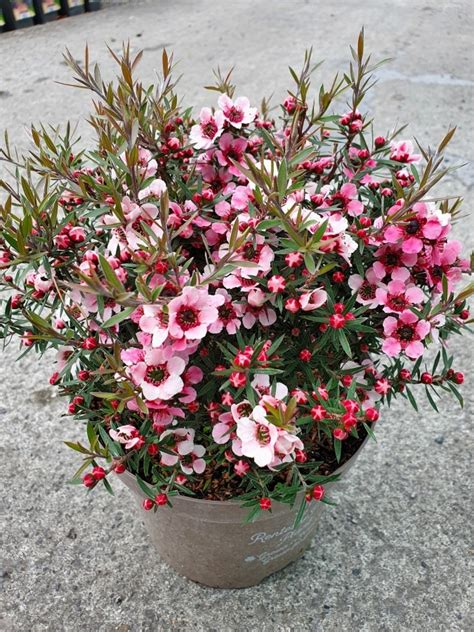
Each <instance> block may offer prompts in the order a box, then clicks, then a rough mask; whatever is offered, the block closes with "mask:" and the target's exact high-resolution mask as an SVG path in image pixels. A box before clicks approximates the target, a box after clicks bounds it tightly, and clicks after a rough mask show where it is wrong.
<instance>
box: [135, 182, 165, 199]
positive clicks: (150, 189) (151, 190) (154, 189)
mask: <svg viewBox="0 0 474 632" xmlns="http://www.w3.org/2000/svg"><path fill="white" fill-rule="evenodd" d="M165 191H166V183H165V182H164V181H163V180H161V178H157V179H156V180H153V182H151V184H149V185H148V186H147V187H145V188H144V189H142V190H141V191H140V192H139V193H138V199H140V200H143V199H144V198H146V197H148V196H152V197H155V198H160V197H161V196H162V195H163V193H164V192H165Z"/></svg>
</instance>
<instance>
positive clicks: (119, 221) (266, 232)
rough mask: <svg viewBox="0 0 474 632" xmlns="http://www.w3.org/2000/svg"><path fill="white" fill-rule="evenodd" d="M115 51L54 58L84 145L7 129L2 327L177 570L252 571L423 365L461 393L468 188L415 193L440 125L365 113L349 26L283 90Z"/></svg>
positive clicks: (360, 50)
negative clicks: (196, 91)
mask: <svg viewBox="0 0 474 632" xmlns="http://www.w3.org/2000/svg"><path fill="white" fill-rule="evenodd" d="M112 54H113V55H114V57H115V59H116V61H117V64H118V67H119V77H118V79H117V81H116V82H115V83H114V82H112V83H109V82H107V81H104V80H103V79H102V77H101V74H100V70H99V68H98V67H97V66H95V67H91V65H90V63H89V54H88V50H87V49H86V53H85V58H84V63H83V64H82V65H79V64H78V63H77V62H76V61H74V59H73V57H72V56H71V55H70V54H67V55H66V60H67V61H68V63H69V65H70V66H71V68H72V69H73V72H74V76H75V82H76V85H78V86H79V87H81V88H85V89H88V90H91V91H92V92H93V94H94V95H95V98H96V101H95V103H94V111H93V113H92V114H91V116H90V119H89V122H90V124H91V125H92V127H93V128H94V130H95V132H96V136H97V142H96V146H95V147H94V148H93V149H89V150H83V149H80V148H79V147H78V146H77V141H76V140H75V139H74V138H73V136H72V134H71V130H70V128H69V126H68V127H67V129H66V130H65V132H63V133H61V132H60V131H59V130H54V131H53V132H50V131H48V130H47V129H46V128H44V127H40V128H38V127H32V129H31V136H32V141H33V149H32V151H31V152H30V153H29V155H28V156H27V157H17V156H16V154H14V152H13V151H12V150H11V149H10V146H9V142H8V138H7V139H6V143H5V147H4V148H3V149H2V152H1V155H2V160H4V161H6V162H7V163H10V165H11V166H12V167H13V168H14V173H13V180H12V181H9V182H7V181H3V182H2V183H1V184H2V187H3V189H4V191H5V192H6V196H5V199H4V201H3V203H2V206H1V207H0V211H1V219H0V239H1V241H0V267H1V271H2V273H1V277H0V283H1V287H2V289H3V290H4V291H5V294H4V298H3V300H2V303H1V306H2V308H1V312H0V324H1V325H2V327H1V331H2V336H3V338H4V339H5V341H9V340H10V339H11V338H14V337H18V338H19V339H20V340H21V345H22V348H23V349H24V352H23V353H24V354H28V353H30V352H31V350H33V349H34V350H36V351H37V352H39V353H40V354H42V353H44V352H45V351H46V350H48V349H54V350H56V351H57V366H56V370H55V371H54V373H53V374H52V376H51V379H50V382H51V384H52V385H55V386H56V387H57V388H58V389H59V392H60V394H61V395H62V396H64V397H65V398H66V399H67V401H68V406H67V414H68V415H70V416H73V417H74V418H75V419H77V420H78V422H79V423H80V424H81V425H84V426H85V429H86V436H87V439H86V440H81V441H79V442H66V443H67V445H68V446H69V447H70V448H72V449H73V450H75V451H77V452H78V453H79V455H80V456H81V458H82V459H83V462H82V464H81V466H80V468H79V469H78V471H77V472H76V474H75V475H74V477H73V479H72V482H73V483H79V484H83V485H84V486H85V487H86V488H88V489H89V490H92V489H95V488H97V487H103V486H104V487H105V489H106V490H107V491H110V492H112V487H111V484H110V481H111V479H112V478H118V479H121V480H122V481H123V482H124V483H125V484H126V485H127V486H128V487H130V489H131V490H132V491H133V493H134V495H135V496H136V497H137V498H138V499H139V501H140V505H141V507H142V509H141V511H142V512H143V517H144V518H145V520H146V523H147V525H148V527H149V530H150V534H151V536H152V538H153V540H154V541H155V543H156V545H157V547H158V549H159V551H160V554H161V555H162V556H163V558H164V559H165V560H166V561H168V562H169V563H170V564H171V565H172V566H174V567H175V568H176V569H177V570H178V571H179V572H181V573H183V574H185V575H186V576H188V577H190V578H192V579H194V580H197V581H200V582H203V583H206V584H209V585H212V586H226V587H230V586H248V585H251V584H254V583H257V582H258V581H260V580H261V579H262V578H263V577H265V576H266V575H268V574H270V573H271V572H273V571H275V570H277V569H278V568H282V567H283V566H284V565H286V564H288V563H289V562H290V561H291V560H293V559H295V558H296V557H298V556H299V555H301V553H302V552H303V551H304V550H305V547H306V546H307V544H308V543H309V541H310V540H311V537H312V536H313V534H314V531H315V528H316V524H317V516H318V513H319V511H320V509H321V507H322V506H323V505H324V504H325V503H328V502H330V501H329V499H328V495H327V490H328V488H329V487H330V486H331V485H333V484H334V483H335V481H336V480H337V479H338V478H339V476H340V475H341V474H342V473H343V472H344V471H345V470H346V469H347V467H348V466H349V465H350V464H351V463H352V462H353V460H354V458H355V456H356V455H357V454H358V452H359V451H360V449H361V447H362V446H363V444H364V442H365V441H366V440H367V438H370V437H373V432H374V426H375V425H376V422H377V420H378V418H379V409H380V408H381V407H382V406H384V405H390V403H391V401H392V400H393V399H394V398H395V397H403V398H406V399H407V400H408V401H409V402H410V403H411V404H412V405H413V407H414V408H415V409H416V407H417V403H416V399H415V390H416V388H417V387H419V386H420V387H421V389H422V390H424V391H425V393H426V396H427V401H428V402H429V404H431V406H433V408H435V409H436V398H437V397H438V396H440V395H441V396H444V395H445V394H452V395H454V396H455V397H456V398H457V399H458V400H459V401H460V402H461V404H462V397H461V395H460V393H459V392H458V389H457V386H458V385H459V384H461V383H462V382H463V375H462V374H461V373H460V372H458V371H456V368H455V366H454V365H453V364H452V362H453V360H452V357H451V356H450V355H449V353H448V350H447V347H446V341H447V339H448V338H449V336H450V335H454V334H459V333H462V332H463V330H465V329H466V328H467V325H468V323H469V312H468V308H467V306H466V299H467V298H468V296H469V295H470V294H471V293H472V291H473V286H472V284H471V285H468V286H466V287H464V289H461V290H458V289H456V286H457V284H458V282H459V281H460V280H461V276H462V275H463V273H467V272H468V271H469V263H468V261H466V260H465V259H463V258H462V256H461V244H460V243H459V242H458V241H456V240H453V239H451V238H450V235H449V232H450V229H451V224H452V221H453V220H454V219H455V217H456V215H457V213H458V211H459V207H460V200H459V199H454V200H453V199H443V198H439V197H433V194H432V193H431V189H432V187H433V186H434V185H435V184H437V183H438V182H439V180H440V179H441V178H442V177H443V175H445V174H446V173H447V171H448V169H447V168H446V167H445V166H444V163H443V152H444V149H445V147H446V145H447V144H448V142H449V141H450V139H451V137H452V135H453V133H454V129H451V130H449V131H448V133H447V135H446V136H445V138H444V139H443V140H442V141H441V142H440V144H439V146H438V147H437V149H435V150H424V149H422V148H421V147H418V148H415V146H414V144H413V143H412V142H410V141H407V140H398V139H397V132H395V131H394V132H391V133H389V134H386V135H385V136H380V135H375V134H374V132H373V126H372V122H371V121H370V119H369V118H368V116H367V114H366V113H365V112H364V111H363V109H362V101H363V98H364V96H365V95H366V92H367V90H368V89H369V88H370V87H371V85H372V83H373V81H372V73H373V71H374V69H375V68H376V65H372V64H371V61H370V58H369V57H366V55H365V54H364V40H363V34H362V33H361V35H360V37H359V39H358V43H357V47H356V49H355V50H352V56H353V61H352V62H351V64H350V67H349V70H348V72H347V74H344V75H342V76H341V77H340V78H336V79H335V80H334V81H333V83H332V84H331V86H330V87H329V88H327V89H326V88H324V87H322V88H321V89H320V91H319V93H318V96H317V99H316V102H315V103H311V102H310V100H309V89H310V78H311V74H312V72H313V70H314V67H313V65H312V62H311V55H310V54H309V53H308V54H307V55H306V57H305V60H304V64H303V67H302V70H301V71H300V72H296V71H294V70H293V69H290V73H291V77H292V80H293V81H294V86H293V88H292V89H291V90H289V92H288V96H287V98H286V99H285V101H284V103H283V104H282V105H281V106H280V107H279V108H277V109H276V110H275V111H272V110H270V108H269V105H268V102H267V101H265V100H264V101H263V102H262V104H261V106H260V108H257V107H254V106H253V105H251V104H250V102H249V100H248V99H247V98H245V97H242V96H238V94H237V93H236V92H235V88H234V86H233V85H232V83H231V80H230V75H226V76H223V75H222V74H221V73H220V72H218V73H216V84H215V85H213V86H210V88H209V89H210V90H211V91H214V93H217V94H215V97H216V98H215V100H213V102H212V106H211V107H205V108H203V109H202V110H201V111H200V113H199V114H197V115H194V114H193V113H192V111H191V109H188V108H185V107H183V106H182V105H181V103H180V101H179V100H178V97H177V94H176V84H175V82H174V80H173V74H172V59H171V58H169V57H168V55H167V53H166V52H164V53H163V56H162V76H161V79H160V83H159V85H158V86H155V87H145V86H143V85H142V84H141V83H140V82H139V81H138V80H137V79H136V78H135V70H136V66H137V64H138V62H139V59H140V56H141V54H138V55H136V56H133V55H132V54H131V52H130V50H129V48H128V47H125V48H124V51H123V54H122V56H121V57H118V56H116V55H115V54H114V53H112ZM343 98H346V99H348V106H347V107H346V108H345V113H344V114H342V115H340V114H335V113H334V109H333V108H334V102H335V101H337V102H341V99H343ZM436 347H437V348H438V349H439V351H438V353H437V354H436V356H435V357H434V361H433V363H432V364H431V362H430V365H429V366H428V365H427V361H426V360H425V353H426V352H427V351H428V350H429V349H431V348H436ZM430 357H431V356H430Z"/></svg>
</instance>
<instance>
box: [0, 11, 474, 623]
mask: <svg viewBox="0 0 474 632" xmlns="http://www.w3.org/2000/svg"><path fill="white" fill-rule="evenodd" d="M101 7H102V8H101V9H100V10H98V11H94V12H89V13H79V14H78V15H72V16H71V17H65V18H63V19H56V17H57V16H55V19H54V20H52V21H49V22H48V23H46V24H43V25H40V26H28V27H27V28H21V29H17V30H15V31H11V32H3V33H0V131H1V133H2V134H3V131H4V130H5V129H8V130H9V135H10V141H11V142H12V144H15V145H17V146H18V147H19V149H20V150H23V151H24V150H26V149H27V148H28V146H29V144H28V143H29V141H28V135H27V130H28V127H29V126H30V124H31V123H32V122H34V123H37V122H39V121H42V122H43V123H51V124H55V125H56V124H64V123H66V122H67V121H71V122H72V123H74V124H77V125H78V132H79V133H80V135H81V136H82V141H81V142H82V143H84V144H85V143H87V142H88V141H90V140H91V133H90V132H89V130H88V126H87V123H86V121H85V119H86V118H87V114H88V111H89V108H90V101H91V97H90V95H89V94H88V93H87V92H85V91H81V90H77V89H72V88H68V87H65V86H63V85H60V82H63V83H67V82H69V80H70V73H69V70H68V68H67V67H66V65H65V63H64V61H63V59H62V52H63V51H64V49H65V47H67V48H69V49H70V51H71V52H72V54H73V56H74V57H75V58H76V59H77V60H81V58H82V56H83V51H84V47H85V45H86V43H88V44H89V48H90V57H91V59H92V60H97V61H98V62H99V63H100V65H101V68H102V72H103V75H104V77H107V78H112V77H113V75H114V72H115V68H114V64H115V62H114V61H113V59H112V58H111V56H110V55H109V53H108V51H107V45H109V46H110V47H111V48H112V50H113V51H115V52H119V51H120V49H121V46H122V42H123V41H130V44H131V47H132V49H133V50H134V51H138V50H144V53H145V54H144V57H143V60H142V62H141V64H140V67H139V74H140V76H141V79H142V80H143V82H144V83H147V82H153V81H156V69H158V68H159V67H160V59H161V53H162V50H163V48H166V49H167V50H168V52H174V55H175V58H176V59H177V60H179V66H178V72H179V74H182V79H181V84H180V85H181V94H182V96H183V100H184V101H185V102H186V103H187V104H191V105H195V106H196V107H198V106H202V105H203V104H212V103H214V101H215V94H213V93H211V92H206V91H205V90H204V89H203V87H202V86H203V85H207V84H209V83H212V69H213V68H216V67H217V66H220V67H221V68H222V69H223V70H227V69H229V68H230V67H232V66H235V70H234V73H233V78H234V82H236V83H237V86H238V88H237V94H238V95H240V94H242V95H247V96H248V97H250V98H251V100H252V101H254V104H255V105H258V104H259V102H260V100H261V98H262V97H263V96H270V95H272V94H273V99H272V102H273V104H275V105H276V104H278V102H279V101H280V100H281V99H282V97H283V98H284V96H285V93H286V88H287V87H290V86H291V83H290V77H289V74H288V72H287V66H289V65H291V66H293V67H298V66H299V65H300V64H301V62H302V59H303V54H304V51H305V49H307V48H309V47H311V46H312V47H313V50H314V57H315V59H316V60H319V59H321V60H322V59H324V60H326V61H325V63H324V64H323V66H321V68H320V69H319V70H318V72H317V74H316V76H315V78H314V90H315V93H316V89H317V88H318V87H319V83H320V82H321V81H323V82H325V83H327V82H329V81H330V80H331V79H332V77H333V75H334V74H335V72H336V71H338V70H343V71H344V70H345V69H346V68H347V64H348V61H349V45H350V44H354V43H355V41H356V37H357V34H358V31H359V30H360V28H361V27H362V26H365V29H366V46H367V48H368V49H369V50H371V51H373V57H374V59H375V60H379V59H381V58H387V57H390V58H393V59H392V62H391V63H390V64H387V65H385V66H384V67H383V68H382V69H380V70H379V71H378V72H377V78H378V83H377V85H376V86H375V88H374V89H373V90H372V94H371V96H369V98H368V100H367V101H366V103H365V108H366V109H367V110H369V111H370V113H371V115H372V116H374V118H375V126H374V131H375V133H376V134H385V133H386V132H387V131H388V130H390V129H393V128H394V127H396V126H400V125H402V124H404V123H409V127H408V129H407V130H406V131H405V132H404V137H407V138H408V137H412V136H415V137H416V138H417V139H418V140H419V141H420V142H421V143H422V144H425V145H426V144H428V143H431V144H433V145H435V144H436V143H437V142H438V141H439V140H440V139H441V138H442V136H443V134H444V133H445V132H446V130H447V129H448V127H449V126H451V125H457V126H458V131H457V133H456V136H455V138H454V140H453V141H452V143H451V144H450V146H449V152H448V161H449V163H450V164H460V163H465V166H464V167H463V168H462V169H460V170H459V171H456V172H455V173H453V174H452V175H450V176H449V177H448V178H446V180H444V181H443V184H442V186H441V190H442V192H443V193H444V194H446V195H461V196H463V197H464V198H465V213H464V217H463V218H462V219H461V220H460V221H459V223H458V224H457V226H456V227H455V233H456V235H457V237H459V238H462V240H463V241H464V243H465V253H466V254H468V253H469V251H470V250H471V249H472V248H473V245H474V227H473V219H472V217H473V216H472V212H471V209H472V202H473V198H474V194H473V186H474V167H473V163H472V159H473V152H474V143H473V140H474V138H473V123H472V122H473V87H474V72H473V70H474V55H473V47H472V41H473V35H474V32H473V31H474V29H473V22H474V20H473V17H474V16H473V3H472V1H471V0H450V1H445V0H436V1H433V0H431V1H428V0H417V1H416V2H414V1H413V0H364V2H357V3H356V2H353V1H351V0H339V1H337V2H329V1H328V2H321V1H320V0H293V1H292V2H283V1H281V0H273V1H272V2H264V1H263V0H260V1H258V0H235V1H234V2H232V3H230V2H224V1H221V2H218V1H217V0H148V1H140V0H130V1H129V2H126V1H123V0H122V1H120V0H119V1H114V0H108V1H107V0H103V1H102V3H101ZM5 175H6V174H5V169H4V167H3V166H2V164H1V163H0V177H4V176H5ZM470 212H471V214H470V215H469V213H470ZM451 351H452V352H453V353H455V355H456V357H457V363H456V367H455V368H456V370H461V371H464V372H465V373H466V384H465V385H464V387H463V388H462V392H463V395H464V397H465V400H466V402H465V407H464V409H461V408H459V407H458V405H457V402H456V401H454V400H446V401H441V402H440V404H439V408H440V414H439V415H437V414H436V413H434V411H432V409H431V408H430V407H429V406H426V407H420V413H418V414H417V413H415V411H414V410H413V409H412V408H411V407H410V405H409V404H408V403H406V404H405V403H404V402H403V401H400V402H398V403H397V404H396V406H394V407H393V408H392V409H391V410H388V411H385V413H384V416H383V419H382V421H380V422H379V428H378V434H377V437H378V442H377V444H373V443H371V444H370V445H369V447H368V448H367V449H366V450H365V452H364V453H362V455H361V456H360V459H359V460H358V462H357V465H356V467H355V468H354V469H353V470H351V473H350V475H349V477H348V479H347V480H345V481H344V482H343V483H341V484H340V486H339V487H338V492H337V493H336V496H337V501H338V504H337V506H336V507H335V508H328V510H327V511H326V512H325V514H324V517H323V519H322V523H321V527H320V531H319V534H320V537H317V538H316V539H315V541H314V543H313V546H312V548H311V550H310V551H309V552H308V553H306V554H305V556H304V557H303V558H302V559H301V560H300V561H298V562H297V563H295V564H293V565H291V566H290V567H288V568H287V569H285V570H284V571H282V572H280V573H279V574H277V575H275V576H273V577H271V578H270V579H268V580H266V581H265V582H264V583H263V584H261V585H260V586H258V587H256V588H251V589H245V590H236V591H231V590H221V591H218V590H213V589H210V588H205V587H202V586H199V585H197V584H193V583H192V582H189V581H187V580H185V579H182V578H181V577H178V576H177V575H175V573H174V572H173V571H171V570H169V569H168V568H167V567H166V566H165V565H164V564H163V563H162V562H161V561H160V559H159V558H158V557H157V555H156V554H155V552H154V551H153V549H152V548H151V545H150V544H149V542H148V540H147V536H146V534H145V530H144V528H143V526H142V524H141V522H140V519H139V516H138V513H137V512H136V511H135V510H134V508H133V507H132V506H131V502H130V498H129V496H128V491H126V490H125V488H123V489H122V487H121V484H120V483H119V482H117V483H116V484H115V491H116V496H115V498H112V497H110V496H108V495H107V494H106V493H105V492H104V491H102V490H97V491H96V492H94V493H93V494H91V495H86V493H85V490H83V489H77V488H72V487H69V486H68V485H66V481H67V480H68V478H69V477H70V476H71V475H72V473H73V471H74V470H75V467H76V464H77V459H76V456H75V455H74V453H73V452H72V451H69V450H68V449H67V448H66V447H65V446H64V445H63V444H62V440H63V439H70V440H72V439H74V438H77V437H79V436H80V435H81V429H80V428H78V427H77V426H74V425H73V424H72V422H71V421H70V419H69V418H68V417H62V415H63V413H64V402H59V401H58V400H57V399H56V398H55V391H54V388H52V387H50V386H49V384H48V378H49V375H50V374H51V372H52V369H51V362H50V360H49V359H48V358H44V359H43V361H42V362H41V364H39V365H38V363H37V362H34V363H33V361H32V360H31V359H30V357H28V358H25V359H24V360H22V361H21V362H19V363H16V364H14V362H13V361H14V358H15V356H16V355H17V349H15V348H13V346H11V347H9V348H8V350H7V351H6V352H4V353H2V355H1V356H0V424H1V429H2V441H1V448H0V449H1V450H2V455H1V458H0V470H1V486H2V500H1V503H0V504H1V506H2V510H3V511H2V518H1V520H2V524H1V525H0V539H1V540H2V547H1V558H0V583H1V589H2V592H1V594H0V600H1V606H0V630H29V631H30V630H31V631H35V632H36V631H43V630H44V631H49V630H52V631H56V630H58V631H59V630H67V631H69V630H71V631H82V630H84V631H89V630H90V631H91V632H92V631H94V632H95V631H100V632H102V631H104V632H109V631H110V632H112V631H116V632H128V631H133V632H135V631H139V630H140V631H141V630H144V631H145V630H153V631H155V630H159V631H161V630H166V631H167V630H173V631H174V630H193V631H194V630H204V631H212V630H219V631H222V630H254V629H255V630H259V631H260V630H262V631H266V630H269V631H274V630H275V631H276V630H278V631H280V630H315V631H319V630H322V631H324V632H326V631H327V632H332V631H334V632H336V631H337V632H339V631H341V630H342V631H348V632H349V631H350V632H352V631H357V632H358V631H361V632H362V631H363V632H383V631H389V632H393V631H400V632H407V631H408V632H411V631H416V632H418V631H423V632H424V631H439V632H445V631H448V630H449V631H451V630H459V631H464V630H466V631H467V630H469V629H473V621H472V618H471V617H472V612H470V610H469V602H470V597H471V593H470V587H469V575H470V573H469V570H470V565H471V562H470V560H471V552H472V551H470V548H469V546H470V542H469V540H470V536H471V529H470V524H471V517H470V516H471V514H472V503H471V500H470V499H471V496H470V484H469V466H470V454H472V452H471V448H472V440H471V433H470V428H469V421H470V420H472V412H471V411H472V392H473V388H472V385H473V383H474V382H473V378H474V375H473V374H474V371H473V368H472V340H469V339H467V338H463V339H461V338H459V339H457V340H454V341H453V343H452V347H451Z"/></svg>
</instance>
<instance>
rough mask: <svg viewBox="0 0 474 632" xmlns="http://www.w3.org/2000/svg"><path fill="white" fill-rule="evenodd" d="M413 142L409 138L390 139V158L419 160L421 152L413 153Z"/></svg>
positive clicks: (407, 160)
mask: <svg viewBox="0 0 474 632" xmlns="http://www.w3.org/2000/svg"><path fill="white" fill-rule="evenodd" d="M413 152H414V147H413V143H412V142H411V141H410V140H399V141H392V142H391V143H390V160H396V161H397V162H405V163H411V162H420V160H421V154H415V153H413Z"/></svg>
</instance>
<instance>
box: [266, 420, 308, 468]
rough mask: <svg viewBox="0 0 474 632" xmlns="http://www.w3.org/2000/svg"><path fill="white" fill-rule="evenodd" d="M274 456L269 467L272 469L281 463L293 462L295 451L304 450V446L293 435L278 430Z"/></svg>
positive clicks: (281, 429)
mask: <svg viewBox="0 0 474 632" xmlns="http://www.w3.org/2000/svg"><path fill="white" fill-rule="evenodd" d="M274 449H275V456H274V457H273V460H272V462H271V463H270V467H271V468H274V467H277V466H278V465H281V464H282V463H289V462H291V461H293V459H294V457H295V451H296V450H304V444H303V442H302V441H301V439H300V438H299V437H297V436H296V435H295V434H294V433H292V432H289V431H288V430H285V429H284V428H278V438H277V440H276V443H275V448H274Z"/></svg>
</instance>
